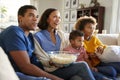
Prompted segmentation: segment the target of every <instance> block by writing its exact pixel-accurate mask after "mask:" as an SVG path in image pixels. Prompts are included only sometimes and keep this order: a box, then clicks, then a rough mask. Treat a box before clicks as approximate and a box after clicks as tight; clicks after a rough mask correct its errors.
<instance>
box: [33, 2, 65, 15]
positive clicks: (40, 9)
mask: <svg viewBox="0 0 120 80" xmlns="http://www.w3.org/2000/svg"><path fill="white" fill-rule="evenodd" d="M31 3H32V4H34V5H35V6H37V7H38V12H39V15H40V16H41V15H42V13H43V12H44V11H45V10H46V9H47V8H57V9H58V10H59V11H60V13H62V10H63V7H64V5H63V0H31Z"/></svg>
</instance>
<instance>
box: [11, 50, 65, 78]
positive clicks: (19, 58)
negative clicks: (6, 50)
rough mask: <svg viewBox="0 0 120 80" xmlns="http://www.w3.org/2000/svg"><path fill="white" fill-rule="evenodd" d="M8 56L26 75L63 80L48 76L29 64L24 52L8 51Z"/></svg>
mask: <svg viewBox="0 0 120 80" xmlns="http://www.w3.org/2000/svg"><path fill="white" fill-rule="evenodd" d="M10 55H11V57H12V58H13V60H14V61H15V63H16V64H17V66H18V67H19V69H20V70H21V71H22V72H23V73H25V74H28V75H31V76H38V77H40V76H41V77H47V78H50V79H52V80H63V79H61V78H59V77H57V76H54V75H52V74H49V73H47V72H45V71H43V70H42V69H40V68H39V67H37V66H35V65H34V64H31V62H30V59H29V56H28V54H27V52H26V51H10Z"/></svg>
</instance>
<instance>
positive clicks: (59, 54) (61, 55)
mask: <svg viewBox="0 0 120 80" xmlns="http://www.w3.org/2000/svg"><path fill="white" fill-rule="evenodd" d="M48 54H49V56H50V59H51V61H52V62H53V63H55V64H62V65H67V64H71V63H73V62H75V61H76V59H77V55H78V54H77V53H70V52H68V51H49V52H48Z"/></svg>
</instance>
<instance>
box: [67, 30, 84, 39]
mask: <svg viewBox="0 0 120 80" xmlns="http://www.w3.org/2000/svg"><path fill="white" fill-rule="evenodd" d="M83 36H84V33H83V32H82V31H80V30H73V31H72V32H71V33H70V35H69V40H74V39H76V37H83Z"/></svg>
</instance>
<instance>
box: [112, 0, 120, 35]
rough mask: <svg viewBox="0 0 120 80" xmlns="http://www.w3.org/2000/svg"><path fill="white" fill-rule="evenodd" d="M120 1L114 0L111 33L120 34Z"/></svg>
mask: <svg viewBox="0 0 120 80" xmlns="http://www.w3.org/2000/svg"><path fill="white" fill-rule="evenodd" d="M119 4H120V0H113V7H112V10H113V11H112V18H111V26H110V33H120V5H119Z"/></svg>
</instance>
